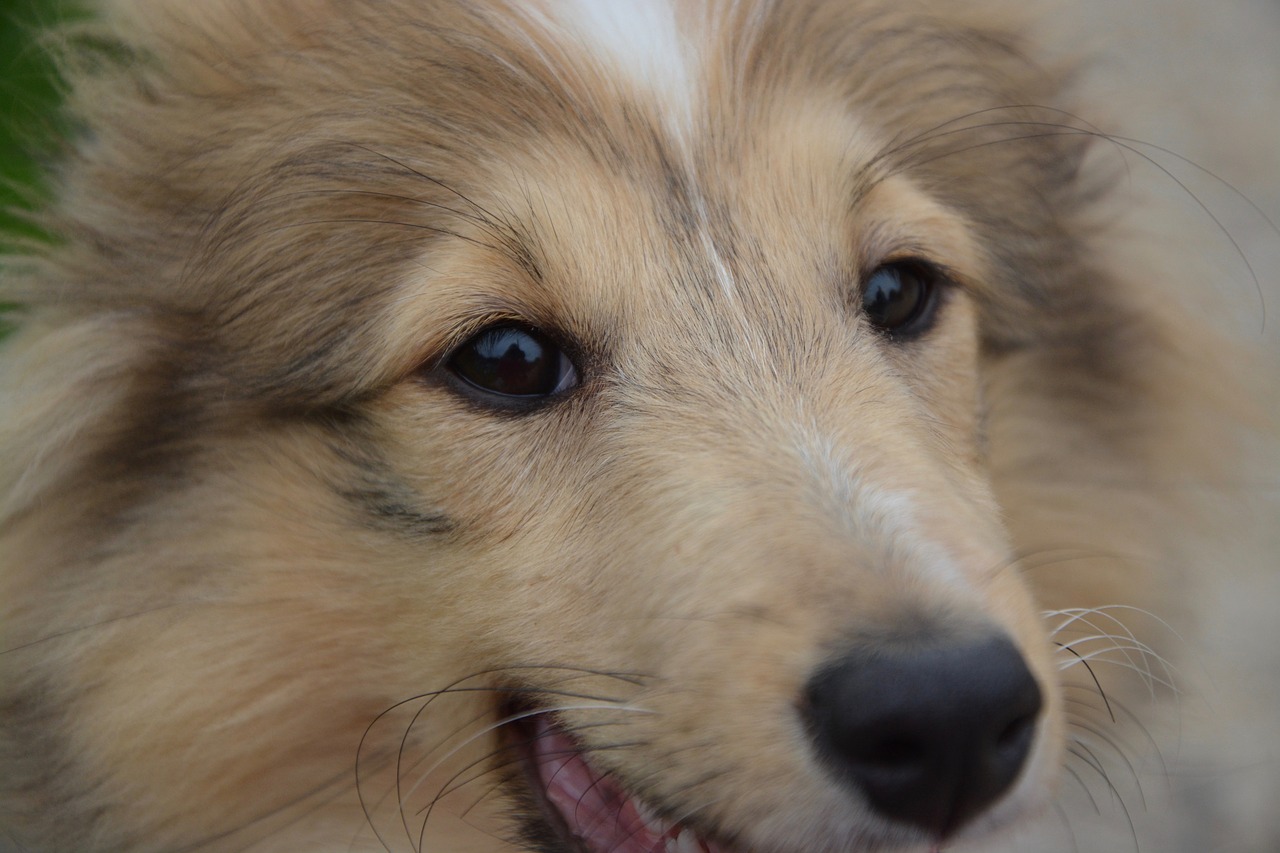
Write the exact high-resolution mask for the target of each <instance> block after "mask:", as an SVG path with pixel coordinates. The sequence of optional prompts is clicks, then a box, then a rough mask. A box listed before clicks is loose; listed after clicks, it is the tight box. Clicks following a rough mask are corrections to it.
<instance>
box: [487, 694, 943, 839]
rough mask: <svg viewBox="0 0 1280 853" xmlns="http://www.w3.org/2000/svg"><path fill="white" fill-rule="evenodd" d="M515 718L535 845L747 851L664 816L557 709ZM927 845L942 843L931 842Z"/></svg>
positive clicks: (514, 741) (513, 735)
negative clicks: (597, 762) (603, 762)
mask: <svg viewBox="0 0 1280 853" xmlns="http://www.w3.org/2000/svg"><path fill="white" fill-rule="evenodd" d="M512 716H514V717H515V718H517V721H516V722H514V723H511V724H509V725H507V726H506V727H505V729H506V736H507V737H508V738H509V739H510V748H512V749H514V750H516V751H517V752H518V753H519V756H520V760H519V764H520V766H521V768H522V770H523V773H522V774H519V775H521V776H522V777H523V779H522V780H519V779H518V780H517V784H522V786H523V787H524V788H525V791H522V793H527V794H528V795H529V796H524V797H522V798H521V799H523V800H525V801H526V802H531V803H532V804H535V806H534V808H532V809H530V810H529V812H528V813H526V815H525V819H526V826H525V837H526V839H527V840H529V841H530V842H531V843H532V845H533V846H534V848H535V849H538V850H541V851H544V853H743V851H744V850H745V849H746V848H744V847H742V846H741V845H739V844H734V843H731V842H727V841H724V840H717V839H715V838H713V837H711V835H710V834H709V833H708V832H707V831H706V830H705V828H703V827H700V826H699V825H698V823H699V821H698V819H697V816H696V815H694V814H692V813H689V814H686V815H685V816H684V817H683V818H679V817H677V818H676V819H670V818H667V817H663V814H664V809H662V808H661V807H655V806H654V805H653V804H651V803H646V802H645V801H644V800H642V799H641V798H640V797H639V796H637V795H636V793H635V792H634V791H633V790H629V788H628V786H627V785H626V784H625V783H624V782H623V781H621V780H620V779H619V778H617V776H616V775H614V774H611V773H608V772H605V771H602V770H601V769H599V768H598V767H596V766H593V763H592V761H591V760H589V757H588V756H589V753H590V752H591V749H590V748H588V747H584V745H583V744H582V743H581V741H579V740H578V739H577V738H575V737H574V736H573V735H572V734H571V733H570V732H569V731H567V730H566V729H565V728H563V727H561V726H560V725H559V724H558V723H557V722H556V720H555V719H554V717H553V715H552V714H550V713H545V712H538V711H528V710H526V711H521V712H518V713H515V714H513V715H512ZM665 813H672V812H670V811H666V812H665ZM863 841H864V842H867V843H868V844H869V845H870V846H868V847H866V848H865V849H874V850H883V849H889V848H892V849H894V850H901V849H904V848H902V847H900V846H897V845H892V844H889V845H887V846H885V845H881V844H876V843H872V842H871V841H870V839H863ZM751 849H753V850H754V849H756V848H755V847H752V848H751ZM860 849H862V848H860ZM913 849H919V845H916V846H915V847H914V848H913ZM928 849H930V850H940V849H941V847H940V845H938V844H933V845H929V847H928Z"/></svg>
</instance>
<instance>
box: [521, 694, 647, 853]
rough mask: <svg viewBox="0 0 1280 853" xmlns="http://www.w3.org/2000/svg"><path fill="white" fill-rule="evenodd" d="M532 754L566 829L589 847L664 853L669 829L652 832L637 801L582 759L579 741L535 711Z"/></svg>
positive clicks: (614, 852)
mask: <svg viewBox="0 0 1280 853" xmlns="http://www.w3.org/2000/svg"><path fill="white" fill-rule="evenodd" d="M533 738H534V746H533V752H534V760H535V761H536V762H537V764H538V774H539V776H540V777H541V778H542V784H543V786H544V787H545V789H546V792H547V799H548V800H549V801H550V802H551V804H552V805H553V806H555V808H556V809H557V810H558V811H559V812H560V814H561V815H562V816H563V817H564V821H565V825H566V826H568V828H569V832H570V833H572V834H573V835H574V836H575V837H577V838H579V839H581V840H582V841H583V843H584V844H585V845H586V847H587V849H588V850H591V851H592V852H593V853H596V851H599V853H664V851H666V850H667V839H668V838H670V837H672V835H671V833H664V834H662V835H656V834H654V833H653V832H652V831H650V829H649V827H648V826H647V825H646V824H645V822H644V820H643V819H642V818H641V817H640V814H639V812H638V811H636V805H635V801H633V800H632V799H631V798H630V797H628V796H627V795H626V794H625V793H623V791H622V789H621V788H619V787H618V786H617V785H616V784H614V782H613V780H611V779H609V778H608V777H607V776H600V775H598V774H597V773H595V772H594V771H593V770H592V769H591V768H590V767H588V766H587V763H586V762H585V761H583V760H582V757H581V755H580V754H579V752H578V746H577V744H575V743H574V742H573V740H572V739H570V738H569V737H567V736H566V735H565V734H564V733H563V732H561V731H560V730H559V729H557V728H555V727H554V726H553V725H551V724H550V722H549V721H548V720H547V719H546V715H544V714H539V715H538V716H537V717H536V718H535V720H534V723H533Z"/></svg>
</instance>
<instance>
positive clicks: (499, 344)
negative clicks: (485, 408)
mask: <svg viewBox="0 0 1280 853" xmlns="http://www.w3.org/2000/svg"><path fill="white" fill-rule="evenodd" d="M447 367H448V369H449V370H450V371H452V373H453V374H454V375H455V376H457V377H458V378H459V379H461V380H462V381H463V382H465V383H466V384H467V385H469V386H471V387H472V388H474V389H477V390H479V391H482V392H486V394H487V395H488V396H489V397H490V398H491V400H490V401H491V402H495V403H497V404H498V405H506V404H511V403H515V404H519V403H527V402H533V401H536V400H538V399H540V398H547V397H553V396H555V395H557V394H562V393H564V392H565V391H568V390H570V389H571V388H573V387H574V386H575V385H577V384H578V371H577V369H576V368H575V367H574V366H573V362H572V361H570V360H569V357H568V356H567V355H565V353H564V351H563V350H561V349H560V348H559V347H558V346H556V345H555V343H553V342H552V341H551V340H550V339H549V338H548V337H547V336H546V335H544V334H542V333H541V332H537V331H535V330H533V329H529V328H525V327H523V326H517V325H502V326H491V327H490V328H488V329H485V330H484V331H482V332H480V333H479V334H478V335H476V336H475V337H473V338H471V339H470V340H468V341H467V342H466V343H464V344H463V345H462V346H460V347H458V349H456V350H455V351H454V353H453V355H451V356H449V360H448V362H447Z"/></svg>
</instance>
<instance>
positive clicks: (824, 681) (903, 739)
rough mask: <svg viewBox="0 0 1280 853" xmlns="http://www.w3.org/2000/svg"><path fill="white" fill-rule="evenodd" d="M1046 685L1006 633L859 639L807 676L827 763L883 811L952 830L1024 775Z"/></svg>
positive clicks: (814, 728)
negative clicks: (879, 641)
mask: <svg viewBox="0 0 1280 853" xmlns="http://www.w3.org/2000/svg"><path fill="white" fill-rule="evenodd" d="M1041 704H1042V701H1041V694H1040V688H1039V686H1038V685H1037V684H1036V680H1035V678H1034V677H1033V676H1032V674H1031V672H1030V671H1029V670H1028V669H1027V665H1026V663H1025V662H1024V661H1023V658H1022V655H1021V654H1019V652H1018V650H1017V649H1016V648H1015V647H1014V645H1013V643H1012V642H1010V641H1009V640H1008V639H1007V638H1005V637H1004V636H995V637H992V636H985V637H983V638H982V639H981V640H978V641H972V640H968V641H955V640H952V641H951V642H948V643H938V642H935V641H930V642H929V643H927V644H924V643H920V644H909V643H897V644H891V645H877V646H875V647H871V648H867V647H862V648H860V649H859V650H858V651H857V652H854V653H850V654H848V655H846V656H844V657H842V658H840V659H838V660H836V661H835V662H833V663H832V664H830V665H828V666H826V667H824V668H822V669H821V670H819V671H818V673H817V674H816V675H815V676H814V677H813V678H812V679H811V680H810V681H809V684H808V685H807V688H806V693H805V700H804V703H803V707H804V715H805V717H806V722H807V724H808V726H809V728H810V732H811V734H812V737H813V740H814V743H815V746H816V747H817V750H818V753H819V755H820V756H821V758H822V760H823V761H825V762H826V764H827V766H828V767H829V768H830V769H831V770H833V771H834V772H835V773H836V774H837V775H838V776H840V777H841V778H842V779H843V780H845V781H846V782H848V783H850V784H852V785H854V786H855V787H856V788H857V789H858V790H859V791H860V792H861V793H862V794H863V796H865V797H866V799H867V801H868V802H869V803H870V804H871V806H872V807H873V808H874V809H875V810H876V811H878V812H879V813H880V814H882V815H884V816H885V817H888V818H890V819H892V820H896V821H900V822H903V823H908V824H912V825H915V826H917V827H920V828H922V829H924V830H925V831H926V832H928V833H930V834H931V835H933V836H935V837H939V838H942V837H946V836H948V835H950V834H952V833H953V832H955V830H956V829H957V828H959V827H960V826H961V825H963V824H964V823H965V822H967V821H968V820H969V819H971V818H972V817H974V816H975V815H977V814H978V813H979V812H981V811H982V810H983V809H984V808H986V807H987V806H989V805H990V804H992V803H993V802H994V801H995V800H996V799H997V798H998V797H999V796H1000V795H1001V794H1002V793H1004V791H1005V790H1006V789H1008V788H1009V786H1010V785H1011V784H1012V783H1013V781H1014V779H1015V778H1017V776H1018V773H1019V771H1020V770H1021V768H1022V766H1023V764H1024V763H1025V761H1026V758H1027V755H1028V754H1029V753H1030V751H1031V746H1032V743H1033V742H1034V740H1035V730H1036V720H1037V718H1038V716H1039V713H1040V708H1041Z"/></svg>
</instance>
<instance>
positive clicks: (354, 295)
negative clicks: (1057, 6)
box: [0, 0, 1144, 853]
mask: <svg viewBox="0 0 1280 853" xmlns="http://www.w3.org/2000/svg"><path fill="white" fill-rule="evenodd" d="M892 5H893V4H884V6H883V7H882V6H881V5H880V4H876V3H856V4H851V3H847V2H839V3H835V2H832V3H825V2H820V0H814V2H805V3H786V4H770V3H759V4H754V3H752V4H724V5H718V4H714V3H713V4H709V5H706V6H703V5H700V4H687V5H686V4H676V3H671V4H667V3H664V2H654V3H645V2H632V3H623V4H617V5H612V4H611V5H607V6H606V5H603V4H591V3H585V2H583V3H572V2H555V3H547V4H545V5H536V6H524V5H520V6H519V7H516V6H511V7H507V6H503V5H501V4H496V3H494V4H488V3H486V4H446V3H439V4H436V3H431V4H419V3H379V4H343V5H337V4H333V5H325V6H323V7H321V8H318V9H315V10H308V11H306V13H305V14H304V11H303V10H301V9H299V8H294V7H293V6H292V5H288V4H285V5H281V6H279V7H277V8H275V9H273V10H271V11H261V10H250V9H248V8H246V7H244V6H242V5H239V4H231V3H225V4H217V5H211V6H208V7H205V8H203V9H202V10H201V11H199V12H198V13H197V12H193V11H189V10H183V11H178V10H170V9H165V10H164V14H160V13H159V11H158V10H156V9H155V8H154V7H151V6H149V5H146V4H144V5H142V6H141V8H140V9H137V8H134V9H133V11H132V14H133V17H130V14H131V12H130V9H125V10H124V11H122V12H121V13H120V14H121V15H122V16H123V20H124V21H125V22H126V26H132V27H137V28H139V29H140V30H141V33H142V34H141V35H139V36H135V37H134V38H135V39H136V41H137V43H138V44H140V45H142V46H144V47H145V48H146V49H147V50H149V51H150V52H151V55H150V56H149V57H148V58H147V59H146V60H143V61H139V62H135V63H132V64H130V65H129V67H128V68H127V69H126V70H124V71H120V72H118V73H117V74H116V75H115V77H114V78H111V79H110V80H109V81H108V83H107V84H105V85H103V86H102V88H100V89H98V88H95V87H94V84H92V83H90V82H85V83H84V87H83V91H85V92H88V93H89V94H88V95H86V96H85V100H84V101H83V102H82V103H81V105H80V108H81V109H82V111H83V112H85V113H86V114H87V115H88V117H89V120H90V124H91V126H92V127H94V128H95V131H96V134H95V136H94V138H93V139H92V140H91V141H88V142H86V143H85V145H84V148H83V150H82V151H81V152H80V154H79V155H78V156H77V157H76V158H74V159H73V161H72V163H71V164H70V165H69V167H68V176H69V177H68V186H69V189H68V192H67V200H66V202H65V204H64V206H63V208H62V209H61V211H60V212H59V213H58V214H57V215H58V217H59V220H58V222H57V227H58V228H59V230H60V232H61V233H64V234H66V235H68V243H67V245H65V246H64V247H62V248H60V249H59V250H58V251H57V252H56V253H54V254H53V255H52V256H51V257H50V258H49V259H48V260H47V261H45V262H44V266H43V267H42V268H41V270H40V271H37V272H36V273H34V274H33V275H32V276H30V277H29V278H28V279H22V280H18V281H20V282H25V283H30V282H38V283H39V284H40V286H41V287H43V288H44V290H43V292H42V293H37V292H36V289H35V288H34V287H28V289H27V290H26V291H21V294H22V297H23V299H24V301H26V302H28V303H30V304H35V305H37V306H43V307H40V308H38V310H37V311H36V316H37V317H38V318H40V319H38V320H37V321H34V322H33V323H32V324H31V325H32V329H33V331H31V332H30V333H29V334H27V335H25V336H24V337H22V338H21V339H20V340H19V341H18V342H17V343H16V344H15V345H14V349H15V354H14V355H13V356H11V360H12V362H13V363H14V364H15V365H17V366H16V367H14V368H12V371H13V375H14V376H18V377H20V378H21V386H22V387H23V388H24V389H32V390H27V391H25V392H24V394H25V396H24V397H22V398H21V403H22V408H21V410H22V411H23V412H25V413H27V414H26V415H24V419H20V420H15V421H14V425H13V426H12V427H11V428H10V434H11V436H13V444H14V445H15V446H16V447H17V448H18V451H19V454H18V456H17V457H16V461H13V462H8V463H6V468H5V476H6V478H7V480H6V484H7V489H8V490H9V492H10V494H11V495H12V497H11V498H10V500H9V503H8V505H7V506H6V509H5V512H6V515H5V524H6V527H5V531H6V532H5V533H4V536H5V540H4V541H5V548H4V553H5V555H6V556H5V561H6V562H5V565H4V571H3V575H2V576H0V577H2V578H3V584H4V589H3V592H4V596H3V599H4V601H5V602H13V603H14V604H12V605H9V604H7V605H6V606H7V607H9V608H10V609H9V610H7V611H6V615H5V621H6V625H8V626H11V627H8V628H7V629H6V633H7V635H8V637H7V639H6V643H5V646H6V647H10V646H18V645H22V644H25V643H31V644H32V645H31V646H30V648H29V649H25V650H23V652H22V653H21V654H20V655H12V654H11V655H8V656H7V658H8V659H7V660H6V661H5V666H6V672H5V676H6V677H5V684H6V687H5V688H4V689H5V691H6V695H7V700H6V701H7V711H6V720H7V722H8V730H9V731H10V732H12V733H13V734H12V735H6V737H7V738H8V740H7V741H6V743H5V749H6V750H7V754H8V757H10V758H11V759H12V766H14V767H16V768H18V773H17V774H16V776H15V778H14V779H13V780H12V781H10V782H9V783H8V784H9V785H10V786H11V787H10V791H9V793H7V794H6V796H8V797H9V798H10V801H11V802H13V803H14V804H15V806H14V812H15V813H16V814H21V813H23V812H24V811H25V812H26V813H27V815H26V816H25V817H17V818H14V827H15V829H14V830H13V831H14V832H19V833H24V834H29V835H30V837H31V839H32V842H31V843H33V844H35V845H37V847H39V845H45V846H46V847H48V848H50V849H53V848H57V847H59V846H61V847H66V846H67V845H68V844H70V845H71V846H78V847H80V848H83V849H90V848H93V847H94V846H95V845H96V846H97V847H100V848H102V849H111V848H117V847H120V848H128V849H137V850H143V849H172V848H191V849H224V848H225V849H240V848H242V847H245V846H246V845H254V844H258V845H260V848H255V849H297V847H298V845H303V846H310V847H314V848H316V849H324V848H327V847H328V846H334V847H336V846H338V845H339V844H341V845H342V846H346V845H348V844H351V843H352V841H351V838H352V836H353V835H354V834H356V833H358V832H360V827H362V826H365V827H366V829H365V830H364V834H362V835H359V836H358V838H357V841H356V842H355V843H356V844H357V845H359V844H367V845H371V846H372V849H379V848H378V845H380V844H381V845H386V846H388V847H389V848H391V849H399V848H401V847H405V846H406V845H407V846H409V847H413V848H416V849H432V850H441V851H444V850H448V851H460V850H476V851H496V850H507V849H539V850H549V851H550V850H555V851H560V850H584V851H591V853H603V851H628V852H629V851H649V850H677V851H689V850H711V851H717V853H718V851H737V850H743V851H745V850H770V851H773V850H776V851H801V850H803V851H833V853H834V851H852V850H864V849H865V850H881V849H899V848H901V849H925V848H927V847H929V846H938V845H941V844H942V843H943V842H944V841H950V840H951V839H954V838H956V837H957V836H962V837H963V836H969V835H971V836H974V837H979V836H982V835H984V834H985V833H987V832H989V831H990V830H992V829H993V828H995V827H997V826H1001V825H1004V824H1006V823H1008V822H1010V821H1012V820H1015V819H1017V818H1021V817H1025V816H1026V815H1028V814H1032V813H1034V812H1035V811H1036V810H1038V809H1040V808H1042V807H1043V806H1044V805H1045V803H1046V801H1047V799H1048V797H1049V796H1050V793H1051V790H1052V787H1053V784H1054V779H1055V778H1056V776H1057V774H1058V772H1059V770H1058V768H1059V766H1060V765H1061V763H1062V756H1063V752H1064V744H1065V741H1066V730H1067V722H1066V719H1065V714H1064V701H1063V694H1062V683H1063V675H1062V674H1061V673H1059V671H1058V669H1059V666H1058V661H1057V659H1056V657H1055V656H1054V655H1053V654H1051V649H1052V648H1053V646H1052V644H1051V643H1050V641H1049V638H1048V636H1047V633H1046V628H1045V627H1044V625H1043V624H1042V622H1041V616H1040V611H1041V610H1042V609H1044V608H1045V607H1065V606H1067V604H1069V603H1072V602H1070V601H1064V600H1060V599H1058V598H1057V596H1058V595H1059V594H1060V593H1061V590H1058V589H1048V588H1043V589H1037V590H1030V589H1029V588H1028V586H1027V584H1026V582H1025V581H1024V580H1023V579H1022V577H1021V575H1020V572H1019V567H1018V561H1017V559H1016V557H1015V550H1014V548H1015V544H1016V543H1015V538H1021V535H1022V534H1024V533H1025V531H1027V530H1034V529H1035V525H1036V524H1037V523H1038V522H1039V521H1040V520H1041V516H1039V515H1037V514H1036V511H1035V508H1034V507H1024V506H1020V505H1016V504H1011V503H1010V502H1009V500H1008V496H1009V495H1011V494H1017V492H1016V491H1014V489H1015V485H1016V483H1019V482H1021V480H1020V479H1016V477H1015V478H1014V479H1013V480H1012V482H1013V483H1014V485H1011V484H1010V482H1008V481H1005V480H1002V479H1001V476H1002V473H1004V474H1008V473H1009V472H1014V474H1015V475H1020V476H1022V477H1025V476H1028V475H1029V474H1032V473H1034V469H1035V466H1036V465H1037V464H1038V463H1039V462H1040V460H1041V457H1040V455H1038V454H1040V453H1041V452H1043V453H1044V454H1046V455H1047V456H1048V457H1049V458H1050V459H1051V460H1058V461H1051V462H1046V463H1045V464H1046V465H1047V466H1049V467H1047V468H1046V469H1045V470H1047V471H1050V472H1052V471H1053V470H1060V469H1055V468H1053V467H1052V466H1053V465H1055V464H1057V465H1063V466H1068V467H1070V466H1085V467H1088V466H1091V465H1099V466H1105V465H1109V464H1112V461H1113V460H1114V459H1115V458H1119V457H1125V458H1126V459H1129V460H1130V461H1133V460H1137V461H1140V460H1141V454H1140V453H1136V452H1132V453H1131V451H1132V450H1133V448H1132V447H1130V444H1129V442H1130V441H1131V440H1132V438H1131V436H1129V435H1128V434H1127V433H1126V431H1125V430H1124V429H1122V428H1121V427H1122V425H1123V424H1125V423H1128V421H1126V420H1125V417H1126V415H1125V412H1127V411H1129V410H1130V409H1131V408H1136V407H1137V406H1138V403H1139V401H1140V400H1141V399H1142V395H1143V393H1144V392H1143V388H1142V386H1141V384H1140V383H1138V382H1137V380H1135V379H1134V376H1135V375H1136V374H1137V373H1138V371H1137V370H1136V367H1138V365H1137V364H1136V361H1137V358H1136V356H1134V357H1129V358H1126V357H1124V353H1127V352H1132V351H1133V350H1134V348H1133V347H1132V346H1131V341H1132V339H1134V338H1136V337H1137V336H1139V335H1140V333H1141V326H1140V324H1138V323H1137V322H1136V321H1134V322H1132V323H1130V322H1125V321H1124V319H1123V318H1127V313H1126V312H1127V308H1126V307H1125V304H1124V302H1123V301H1122V297H1121V296H1119V295H1117V294H1116V293H1115V290H1114V288H1112V287H1111V284H1112V279H1111V278H1110V277H1108V276H1105V275H1103V274H1101V273H1099V272H1097V271H1096V270H1094V269H1092V267H1091V265H1090V264H1089V263H1087V262H1086V260H1085V258H1086V257H1087V248H1086V244H1085V242H1084V237H1083V236H1081V229H1080V228H1079V227H1078V225H1079V222H1080V221H1081V220H1082V219H1083V218H1084V215H1085V214H1084V210H1085V208H1086V206H1087V203H1088V202H1089V200H1090V195H1091V188H1090V187H1089V186H1088V185H1087V184H1085V183H1084V182H1083V181H1082V180H1081V179H1080V177H1079V174H1078V167H1079V162H1080V157H1081V150H1080V149H1081V146H1080V145H1079V144H1078V140H1079V139H1080V138H1081V137H1082V136H1087V135H1088V134H1087V133H1084V132H1082V131H1080V130H1078V129H1076V128H1072V127H1071V126H1068V125H1064V124H1063V123H1062V122H1061V118H1060V116H1059V114H1056V113H1051V112H1049V111H1048V110H1047V108H1031V107H1025V106H1020V105H1025V104H1040V103H1044V102H1045V101H1046V99H1048V98H1049V97H1050V96H1051V90H1050V89H1049V83H1048V82H1047V81H1046V80H1044V79H1042V78H1041V76H1040V73H1039V72H1037V71H1035V70H1034V69H1032V68H1031V67H1029V66H1028V65H1026V64H1024V63H1023V62H1022V60H1020V59H1019V58H1018V57H1017V54H1016V51H1015V50H1014V49H1013V48H1012V46H1011V43H1010V42H1008V41H1007V40H1006V36H1004V35H1003V34H1001V33H999V32H994V31H991V30H988V29H976V28H974V26H973V24H972V23H971V22H943V21H942V20H941V19H939V18H937V17H934V16H933V15H925V14H923V13H921V14H915V13H911V12H903V11H897V10H895V9H893V8H892ZM131 8H132V7H131ZM189 16H195V17H189ZM126 82H129V83H130V85H128V86H126V85H124V84H125V83H126ZM15 280H17V279H15ZM42 312H43V313H42ZM1121 325H1123V327H1124V333H1123V334H1121V333H1120V332H1118V331H1117V328H1118V327H1120V326H1121ZM50 330H52V331H50ZM72 365H75V367H74V369H72V367H71V366H72ZM37 387H38V388H40V390H39V391H36V390H34V389H36V388H37ZM15 393H16V392H15ZM1116 400H1124V401H1125V406H1124V407H1123V408H1119V409H1118V408H1116V407H1114V406H1109V405H1108V403H1109V402H1111V401H1116ZM1091 413H1092V414H1091ZM1076 415H1079V417H1075V416H1076ZM1067 416H1071V417H1067ZM1064 422H1065V423H1066V424H1068V425H1064ZM1067 451H1070V452H1067ZM1126 454H1127V455H1126ZM37 459H50V460H52V459H57V460H58V461H57V462H53V461H48V462H42V463H40V464H36V463H35V462H33V460H37ZM1087 509H1088V513H1093V512H1095V511H1096V508H1095V507H1089V508H1087ZM1047 514H1048V517H1050V518H1052V519H1055V520H1057V519H1059V518H1061V517H1062V515H1063V512H1062V510H1061V507H1058V506H1051V507H1049V509H1048V512H1047ZM1102 574H1103V573H1102V572H1101V570H1099V572H1098V575H1097V576H1098V577H1101V576H1102ZM1081 577H1082V578H1083V579H1078V580H1077V581H1076V582H1075V583H1074V585H1071V586H1069V587H1068V588H1067V589H1068V591H1069V592H1072V593H1080V594H1081V595H1082V598H1081V600H1080V601H1079V605H1080V606H1091V605H1093V604H1096V603H1098V600H1102V601H1106V600H1109V598H1110V596H1111V595H1112V594H1114V593H1115V591H1116V589H1117V588H1118V587H1121V586H1123V585H1124V584H1125V583H1128V582H1129V581H1128V580H1124V579H1122V580H1116V581H1114V582H1108V585H1107V586H1106V587H1105V588H1099V584H1097V583H1096V579H1095V578H1092V577H1090V576H1088V574H1087V573H1084V574H1083V575H1082V576H1081ZM1082 590H1083V591H1084V592H1083V593H1082V592H1081V591H1082ZM90 625H91V626H93V627H92V629H91V630H90V629H86V626H90ZM353 762H354V765H355V772H354V774H353V772H352V765H353ZM57 815H68V816H72V817H74V818H75V819H74V820H72V821H68V822H67V823H73V824H75V828H73V829H68V828H67V826H66V824H64V823H63V822H61V821H58V820H54V821H49V820H48V818H49V817H50V816H57ZM335 839H337V840H335ZM424 845H425V846H424ZM41 849H43V848H41Z"/></svg>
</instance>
